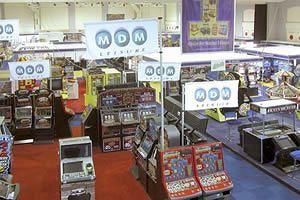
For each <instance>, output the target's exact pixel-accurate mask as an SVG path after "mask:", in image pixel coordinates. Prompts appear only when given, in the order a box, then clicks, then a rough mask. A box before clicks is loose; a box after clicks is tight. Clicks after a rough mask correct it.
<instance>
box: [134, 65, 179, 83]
mask: <svg viewBox="0 0 300 200" xmlns="http://www.w3.org/2000/svg"><path fill="white" fill-rule="evenodd" d="M162 65H163V81H179V79H180V71H181V63H163V64H162ZM160 71H161V70H160V63H159V62H140V63H139V65H138V80H139V81H161V80H160Z"/></svg>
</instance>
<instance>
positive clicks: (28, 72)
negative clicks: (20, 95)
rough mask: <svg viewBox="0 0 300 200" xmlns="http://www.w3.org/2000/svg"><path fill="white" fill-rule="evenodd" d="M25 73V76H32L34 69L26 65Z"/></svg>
mask: <svg viewBox="0 0 300 200" xmlns="http://www.w3.org/2000/svg"><path fill="white" fill-rule="evenodd" d="M26 73H27V74H33V73H34V67H33V66H32V65H28V66H27V67H26Z"/></svg>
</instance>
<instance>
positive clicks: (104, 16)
mask: <svg viewBox="0 0 300 200" xmlns="http://www.w3.org/2000/svg"><path fill="white" fill-rule="evenodd" d="M103 4H104V5H103V6H102V12H101V13H102V19H101V20H102V21H106V15H107V14H108V4H107V2H104V3H103Z"/></svg>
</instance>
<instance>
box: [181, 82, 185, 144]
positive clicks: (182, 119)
mask: <svg viewBox="0 0 300 200" xmlns="http://www.w3.org/2000/svg"><path fill="white" fill-rule="evenodd" d="M181 95H182V96H181V98H182V100H181V102H182V106H181V108H182V111H181V146H184V110H185V108H184V105H185V98H184V97H185V85H184V84H182V92H181Z"/></svg>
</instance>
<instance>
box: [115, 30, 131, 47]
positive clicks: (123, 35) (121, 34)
mask: <svg viewBox="0 0 300 200" xmlns="http://www.w3.org/2000/svg"><path fill="white" fill-rule="evenodd" d="M114 39H115V43H116V45H118V46H119V47H125V46H127V45H128V43H129V41H130V36H129V33H128V31H127V30H125V29H120V30H118V31H116V33H115V35H114Z"/></svg>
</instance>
